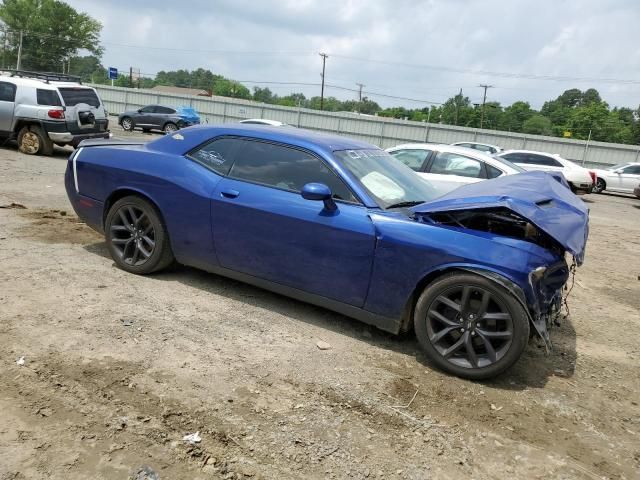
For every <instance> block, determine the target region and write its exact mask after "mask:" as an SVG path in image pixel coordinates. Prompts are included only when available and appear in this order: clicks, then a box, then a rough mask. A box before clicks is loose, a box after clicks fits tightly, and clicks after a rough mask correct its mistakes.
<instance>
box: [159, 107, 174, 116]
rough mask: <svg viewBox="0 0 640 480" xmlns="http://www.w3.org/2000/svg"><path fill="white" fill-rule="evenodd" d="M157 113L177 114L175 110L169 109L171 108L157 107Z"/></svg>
mask: <svg viewBox="0 0 640 480" xmlns="http://www.w3.org/2000/svg"><path fill="white" fill-rule="evenodd" d="M156 113H168V114H173V113H176V111H175V110H174V109H173V108H169V107H156Z"/></svg>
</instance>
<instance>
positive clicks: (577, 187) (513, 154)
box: [498, 150, 596, 194]
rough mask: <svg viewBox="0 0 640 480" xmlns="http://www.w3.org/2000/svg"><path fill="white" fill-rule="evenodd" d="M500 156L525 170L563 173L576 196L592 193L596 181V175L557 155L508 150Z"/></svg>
mask: <svg viewBox="0 0 640 480" xmlns="http://www.w3.org/2000/svg"><path fill="white" fill-rule="evenodd" d="M498 156H499V157H502V158H506V159H507V160H509V161H510V162H511V163H515V164H516V165H518V166H520V167H522V168H524V169H525V170H541V171H543V172H561V173H562V175H564V177H565V178H566V179H567V182H569V186H570V187H571V191H572V192H573V193H576V194H585V193H591V190H592V188H593V185H594V183H595V181H596V180H595V173H593V172H590V171H589V170H588V169H586V168H584V167H581V166H580V165H578V164H577V163H573V162H572V161H571V160H567V159H566V158H562V157H561V156H560V155H557V154H551V153H545V152H535V151H531V150H506V151H504V152H501V153H499V154H498Z"/></svg>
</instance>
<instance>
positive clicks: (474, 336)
mask: <svg viewBox="0 0 640 480" xmlns="http://www.w3.org/2000/svg"><path fill="white" fill-rule="evenodd" d="M414 327H415V332H416V336H417V337H418V341H419V342H420V345H421V346H422V348H423V349H424V351H425V353H426V354H427V356H428V357H429V359H431V360H432V361H433V363H435V364H436V365H437V366H438V367H439V368H441V369H442V370H444V371H446V372H448V373H451V374H453V375H456V376H458V377H462V378H467V379H470V380H483V379H487V378H491V377H495V376H496V375H499V374H500V373H502V372H504V371H505V370H507V369H508V368H510V367H511V366H513V364H515V363H516V362H517V361H518V359H519V358H520V356H521V355H522V352H523V351H524V349H525V348H526V346H527V342H528V340H529V318H528V316H527V313H526V311H525V310H524V308H523V307H522V305H521V304H520V302H519V301H518V300H517V299H516V298H515V297H514V296H513V295H512V294H511V293H509V292H508V291H507V290H506V289H504V288H503V287H501V286H500V285H497V284H496V283H494V282H492V281H491V280H489V279H487V278H485V277H482V276H480V275H476V274H473V273H450V274H447V275H444V276H442V277H440V278H439V279H437V280H435V281H434V282H433V283H431V284H430V285H429V286H428V287H427V288H425V290H424V291H423V292H422V295H420V298H419V299H418V302H417V303H416V308H415V313H414Z"/></svg>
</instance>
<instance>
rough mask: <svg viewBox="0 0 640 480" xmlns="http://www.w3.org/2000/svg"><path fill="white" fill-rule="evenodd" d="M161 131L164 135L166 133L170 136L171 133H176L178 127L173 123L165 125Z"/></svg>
mask: <svg viewBox="0 0 640 480" xmlns="http://www.w3.org/2000/svg"><path fill="white" fill-rule="evenodd" d="M162 130H163V131H164V133H166V134H167V135H170V134H172V133H173V132H176V131H178V126H177V125H176V124H175V123H171V122H169V123H166V124H165V126H164V127H162Z"/></svg>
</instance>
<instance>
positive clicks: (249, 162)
mask: <svg viewBox="0 0 640 480" xmlns="http://www.w3.org/2000/svg"><path fill="white" fill-rule="evenodd" d="M239 142H240V143H242V144H243V145H242V147H241V148H240V150H239V151H238V153H237V154H236V156H235V157H236V158H235V162H234V164H233V167H232V169H231V172H230V173H229V176H230V177H233V178H237V179H239V180H246V181H249V182H253V183H259V184H262V185H268V186H270V187H276V188H281V189H283V190H290V191H292V192H300V191H301V190H302V187H303V186H304V185H305V184H307V183H311V182H317V183H324V184H325V185H327V186H328V187H329V188H330V189H331V191H332V192H333V198H335V199H338V200H345V201H348V202H354V203H355V202H357V200H356V198H355V197H354V196H353V194H352V193H351V191H350V190H349V188H348V187H347V186H346V185H345V184H344V182H343V181H342V180H341V179H340V178H338V177H337V176H336V174H334V173H333V172H332V171H331V170H329V168H328V167H327V166H326V165H325V164H324V163H323V162H322V161H321V160H320V159H318V158H316V157H315V156H313V155H311V154H309V153H306V152H304V151H302V150H298V149H295V148H289V147H285V146H281V145H274V144H271V143H265V142H260V141H253V140H239Z"/></svg>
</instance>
